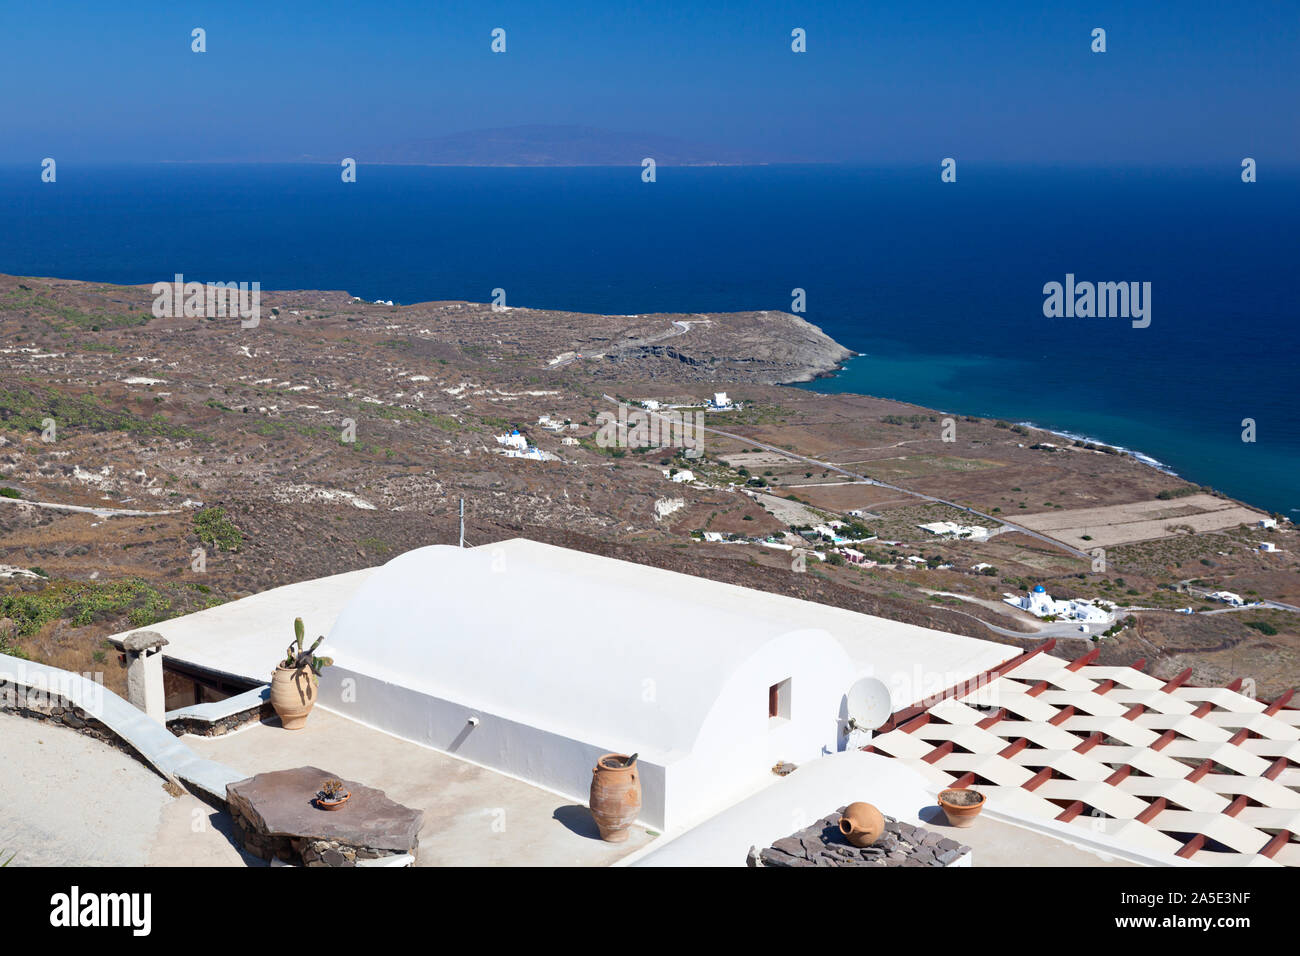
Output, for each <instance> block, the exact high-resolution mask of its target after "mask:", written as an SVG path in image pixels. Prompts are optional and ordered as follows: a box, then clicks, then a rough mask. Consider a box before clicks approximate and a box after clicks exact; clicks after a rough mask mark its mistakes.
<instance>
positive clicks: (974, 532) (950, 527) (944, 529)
mask: <svg viewBox="0 0 1300 956" xmlns="http://www.w3.org/2000/svg"><path fill="white" fill-rule="evenodd" d="M917 527H918V528H920V529H921V530H923V531H928V532H930V533H931V534H937V535H939V536H940V537H943V538H971V539H973V540H975V541H983V540H984V539H985V538H987V537H988V536H989V529H988V528H984V527H981V526H980V525H975V524H970V525H967V524H957V523H956V522H955V521H932V522H930V523H929V524H921V525H917Z"/></svg>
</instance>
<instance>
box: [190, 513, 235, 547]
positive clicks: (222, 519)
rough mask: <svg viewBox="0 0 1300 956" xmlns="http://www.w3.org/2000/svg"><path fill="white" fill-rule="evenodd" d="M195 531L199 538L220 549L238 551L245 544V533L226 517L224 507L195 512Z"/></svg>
mask: <svg viewBox="0 0 1300 956" xmlns="http://www.w3.org/2000/svg"><path fill="white" fill-rule="evenodd" d="M194 531H195V533H196V534H197V535H198V536H199V540H200V541H202V542H203V543H204V544H210V545H212V546H213V547H215V548H216V549H217V550H219V551H238V550H239V549H240V548H241V547H243V544H244V535H243V533H242V532H240V530H239V529H238V528H237V527H235V524H234V522H233V521H231V520H230V519H229V518H228V517H226V511H225V509H224V508H203V509H200V510H199V511H196V512H195V513H194Z"/></svg>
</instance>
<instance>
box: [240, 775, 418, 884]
mask: <svg viewBox="0 0 1300 956" xmlns="http://www.w3.org/2000/svg"><path fill="white" fill-rule="evenodd" d="M226 806H227V808H228V809H229V810H230V816H231V819H233V820H234V821H235V823H236V824H237V826H238V831H239V835H240V837H241V839H242V840H243V843H244V849H245V850H246V851H248V852H249V853H251V854H252V855H253V856H255V857H258V858H260V859H263V860H273V859H278V860H280V861H282V862H285V863H300V864H301V865H303V866H312V867H321V866H331V867H334V866H356V865H357V861H358V860H378V859H382V858H383V857H388V856H404V855H405V854H403V853H398V852H394V851H393V850H379V849H376V848H374V847H368V846H354V845H352V844H350V843H340V842H338V841H337V840H320V839H312V838H310V837H288V836H274V835H271V834H267V833H264V832H262V830H261V828H260V827H259V826H258V824H257V822H256V821H257V814H256V812H255V811H254V810H253V809H252V808H251V807H248V806H245V805H244V803H243V801H242V800H241V798H240V797H239V796H238V795H237V794H233V793H232V794H231V795H230V799H229V800H227V801H226ZM414 852H415V851H414V850H412V851H411V853H412V854H414Z"/></svg>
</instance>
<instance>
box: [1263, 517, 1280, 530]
mask: <svg viewBox="0 0 1300 956" xmlns="http://www.w3.org/2000/svg"><path fill="white" fill-rule="evenodd" d="M1259 527H1261V528H1276V527H1277V519H1276V518H1260V519H1259Z"/></svg>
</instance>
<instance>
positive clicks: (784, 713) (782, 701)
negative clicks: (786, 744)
mask: <svg viewBox="0 0 1300 956" xmlns="http://www.w3.org/2000/svg"><path fill="white" fill-rule="evenodd" d="M767 716H768V718H769V719H770V718H773V717H780V718H781V719H782V720H789V719H790V678H788V677H787V678H786V679H785V680H783V681H781V682H780V683H779V684H773V685H772V686H771V687H769V688H768V689H767Z"/></svg>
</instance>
